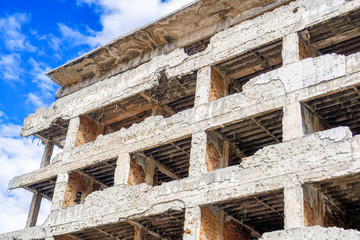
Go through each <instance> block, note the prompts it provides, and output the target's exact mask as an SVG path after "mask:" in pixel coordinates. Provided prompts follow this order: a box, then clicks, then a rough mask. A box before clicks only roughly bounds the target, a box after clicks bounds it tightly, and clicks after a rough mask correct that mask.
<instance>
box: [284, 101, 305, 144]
mask: <svg viewBox="0 0 360 240" xmlns="http://www.w3.org/2000/svg"><path fill="white" fill-rule="evenodd" d="M282 124H283V126H282V128H283V141H289V140H292V139H295V138H299V137H302V136H304V130H303V121H302V115H301V104H300V102H292V103H289V104H287V105H286V106H285V107H284V116H283V120H282Z"/></svg>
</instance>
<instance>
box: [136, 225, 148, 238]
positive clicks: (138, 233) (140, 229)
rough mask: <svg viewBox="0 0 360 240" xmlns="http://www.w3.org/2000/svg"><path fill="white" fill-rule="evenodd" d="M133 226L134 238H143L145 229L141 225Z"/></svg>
mask: <svg viewBox="0 0 360 240" xmlns="http://www.w3.org/2000/svg"><path fill="white" fill-rule="evenodd" d="M134 228H135V234H134V240H145V237H146V230H145V228H144V227H142V226H134Z"/></svg>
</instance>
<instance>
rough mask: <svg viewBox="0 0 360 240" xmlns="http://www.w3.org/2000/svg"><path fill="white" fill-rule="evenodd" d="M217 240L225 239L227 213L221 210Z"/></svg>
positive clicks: (218, 218) (218, 216) (218, 219)
mask: <svg viewBox="0 0 360 240" xmlns="http://www.w3.org/2000/svg"><path fill="white" fill-rule="evenodd" d="M216 224H217V227H216V228H217V240H224V227H225V213H224V211H222V210H219V213H218V215H217V223H216Z"/></svg>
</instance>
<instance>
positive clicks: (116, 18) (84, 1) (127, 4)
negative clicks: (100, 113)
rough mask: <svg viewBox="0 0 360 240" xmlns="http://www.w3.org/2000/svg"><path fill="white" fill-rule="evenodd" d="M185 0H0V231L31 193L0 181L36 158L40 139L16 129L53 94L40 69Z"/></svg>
mask: <svg viewBox="0 0 360 240" xmlns="http://www.w3.org/2000/svg"><path fill="white" fill-rule="evenodd" d="M191 1H192V0H167V1H164V0H97V1H96V0H51V1H49V0H31V1H26V0H0V89H1V93H2V94H0V163H1V166H2V170H1V171H0V233H3V232H9V231H14V230H17V229H22V228H23V227H24V225H25V222H26V215H27V211H28V207H29V203H30V199H31V194H29V193H28V192H27V191H25V190H14V191H11V192H9V191H8V190H7V186H8V183H9V181H10V180H11V178H12V177H14V176H16V175H20V174H23V173H26V172H29V171H32V170H34V169H37V168H38V166H39V164H40V159H41V154H42V150H43V146H42V144H41V143H40V142H39V141H38V140H37V139H33V138H21V137H20V136H19V131H20V128H21V125H22V122H23V119H24V117H26V116H27V115H29V114H31V113H33V112H35V110H36V109H37V108H39V107H42V106H49V105H50V104H51V103H52V102H54V101H55V100H56V99H55V92H56V90H57V89H58V88H59V86H57V85H56V84H54V83H53V82H52V81H51V80H50V79H49V78H48V77H47V76H46V75H45V72H47V71H49V70H50V69H53V68H55V67H57V66H60V65H62V64H64V63H66V62H67V61H69V60H71V59H73V58H75V57H78V56H80V55H82V54H84V53H86V52H87V51H89V50H91V49H93V48H95V47H97V46H99V45H102V44H106V43H107V42H109V41H110V40H112V39H113V38H115V37H118V36H120V35H122V34H125V33H127V32H129V31H131V30H133V29H134V28H136V27H139V26H141V25H143V24H146V23H148V22H150V21H152V20H155V19H157V18H159V17H161V16H163V15H165V14H167V13H169V12H172V11H174V10H176V9H178V8H180V7H181V6H183V5H185V4H188V3H189V2H191ZM43 203H44V204H43V207H42V209H41V214H40V219H39V221H40V222H42V221H44V219H45V217H46V216H47V214H48V211H49V210H48V209H49V202H48V201H44V202H43Z"/></svg>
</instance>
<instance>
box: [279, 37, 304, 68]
mask: <svg viewBox="0 0 360 240" xmlns="http://www.w3.org/2000/svg"><path fill="white" fill-rule="evenodd" d="M281 54H282V60H283V65H287V64H290V63H293V62H297V61H299V60H300V50H299V36H298V34H297V33H290V34H288V35H286V36H284V37H283V46H282V53H281Z"/></svg>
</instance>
